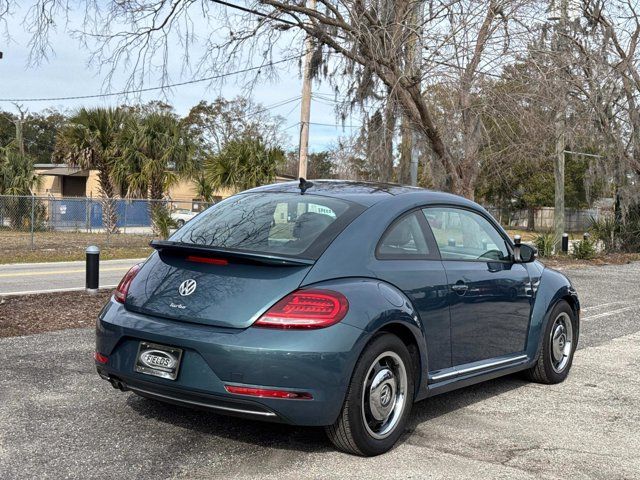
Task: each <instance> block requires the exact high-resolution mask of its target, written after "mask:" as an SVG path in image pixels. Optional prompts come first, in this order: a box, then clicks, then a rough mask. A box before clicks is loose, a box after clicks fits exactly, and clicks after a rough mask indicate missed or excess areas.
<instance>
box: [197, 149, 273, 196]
mask: <svg viewBox="0 0 640 480" xmlns="http://www.w3.org/2000/svg"><path fill="white" fill-rule="evenodd" d="M284 159H285V154H284V152H283V151H282V150H281V149H280V148H267V147H265V145H264V143H262V141H261V140H260V139H250V138H244V139H238V140H231V141H230V142H228V143H227V144H226V145H225V146H224V147H223V149H222V150H221V151H220V153H218V154H217V155H215V156H213V157H210V158H209V159H208V160H207V161H205V164H204V175H205V178H206V179H207V180H208V181H209V183H210V184H211V186H212V187H213V188H216V189H220V188H230V189H232V190H235V191H240V190H246V189H248V188H253V187H256V186H258V185H263V184H265V183H271V182H273V181H274V180H275V178H276V169H277V167H278V165H279V164H281V163H282V162H283V161H284Z"/></svg>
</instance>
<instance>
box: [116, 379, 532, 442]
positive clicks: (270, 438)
mask: <svg viewBox="0 0 640 480" xmlns="http://www.w3.org/2000/svg"><path fill="white" fill-rule="evenodd" d="M526 384H527V382H526V381H525V380H523V379H522V378H521V377H520V376H519V375H518V374H515V375H509V376H506V377H501V378H497V379H494V380H490V381H487V382H483V383H479V384H477V385H472V386H470V387H466V388H462V389H460V390H454V391H452V392H448V393H445V394H442V395H437V396H435V397H431V398H427V399H425V400H423V401H421V402H418V403H416V404H414V406H413V411H412V413H411V418H410V419H409V422H408V424H407V427H406V433H405V435H403V436H402V438H401V439H400V441H399V444H400V443H403V442H404V441H406V440H408V439H410V438H411V434H412V432H413V431H414V430H415V429H416V428H417V427H418V426H419V425H421V424H423V423H425V422H428V421H430V420H432V419H434V418H437V417H439V416H441V415H446V414H448V413H451V412H455V411H456V410H459V409H462V408H465V407H468V406H470V405H473V404H474V403H477V402H482V401H485V400H488V399H490V398H492V397H496V396H498V395H502V394H504V393H506V392H509V391H511V390H514V389H517V388H520V387H522V386H524V385H526ZM127 404H128V405H129V406H130V407H131V408H132V409H133V410H135V411H136V412H138V413H139V414H140V415H142V416H144V417H146V418H150V419H153V420H155V421H159V422H162V423H166V424H170V425H174V426H177V427H180V428H184V429H187V430H189V431H194V432H196V433H199V434H202V435H206V436H211V437H219V438H224V439H226V440H232V441H235V442H241V443H246V444H250V445H255V446H263V447H264V446H269V447H272V448H279V449H285V450H296V451H301V452H310V453H311V452H326V451H332V450H333V446H332V445H331V443H330V442H329V440H328V439H327V437H326V436H325V433H324V429H323V428H319V427H296V426H291V425H284V424H280V423H271V422H261V421H255V420H249V419H244V418H238V417H230V416H225V415H218V414H215V413H210V412H206V411H202V410H195V409H190V408H187V407H179V406H176V405H172V404H167V403H163V402H160V401H157V400H152V399H148V398H142V397H138V396H137V395H134V394H131V395H130V396H129V397H128V399H127Z"/></svg>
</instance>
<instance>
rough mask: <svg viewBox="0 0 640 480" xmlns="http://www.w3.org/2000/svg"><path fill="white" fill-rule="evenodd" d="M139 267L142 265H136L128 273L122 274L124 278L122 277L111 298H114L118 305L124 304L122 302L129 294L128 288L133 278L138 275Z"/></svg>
mask: <svg viewBox="0 0 640 480" xmlns="http://www.w3.org/2000/svg"><path fill="white" fill-rule="evenodd" d="M141 267H142V264H141V263H138V264H136V265H134V266H133V267H131V268H130V269H129V271H128V272H127V273H125V274H124V277H122V280H120V283H119V284H118V286H117V287H116V290H115V292H113V298H115V299H116V301H118V302H120V303H124V301H125V300H126V299H127V293H129V287H130V286H131V282H132V281H133V279H134V278H135V276H136V275H137V274H138V272H139V271H140V268H141Z"/></svg>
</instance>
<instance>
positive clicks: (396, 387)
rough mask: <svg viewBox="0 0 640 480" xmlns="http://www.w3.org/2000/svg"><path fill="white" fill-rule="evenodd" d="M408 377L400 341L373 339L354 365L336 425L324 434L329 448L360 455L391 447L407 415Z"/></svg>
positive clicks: (408, 367) (411, 384) (408, 357)
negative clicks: (332, 444) (333, 446)
mask: <svg viewBox="0 0 640 480" xmlns="http://www.w3.org/2000/svg"><path fill="white" fill-rule="evenodd" d="M412 374H413V368H412V364H411V355H410V353H409V350H408V349H407V347H406V345H405V344H404V343H403V342H402V340H400V339H399V338H398V337H396V336H395V335H392V334H390V333H383V334H381V335H378V336H377V337H375V338H374V339H373V340H372V341H371V343H370V344H369V345H368V346H367V348H366V349H365V351H364V352H363V354H362V356H361V357H360V359H359V360H358V363H357V364H356V368H355V370H354V373H353V377H352V378H351V383H350V384H349V389H348V391H347V397H346V399H345V403H344V405H343V407H342V412H341V413H340V416H339V417H338V420H337V421H336V422H335V423H334V424H333V425H331V426H329V427H327V429H326V431H327V435H328V436H329V438H330V439H331V441H332V442H333V443H334V445H335V446H336V447H338V448H339V449H340V450H343V451H345V452H348V453H352V454H355V455H363V456H372V455H379V454H381V453H384V452H386V451H387V450H389V449H390V448H391V447H393V445H394V444H395V443H396V441H397V440H398V439H399V438H400V436H401V435H402V433H403V431H404V427H405V425H406V423H407V419H408V418H409V414H410V412H411V406H412V404H413V392H414V379H413V375H412Z"/></svg>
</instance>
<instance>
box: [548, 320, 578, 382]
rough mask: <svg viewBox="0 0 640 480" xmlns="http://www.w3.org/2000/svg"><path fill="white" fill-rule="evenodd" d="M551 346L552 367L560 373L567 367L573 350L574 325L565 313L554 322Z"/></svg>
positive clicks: (550, 339) (550, 340)
mask: <svg viewBox="0 0 640 480" xmlns="http://www.w3.org/2000/svg"><path fill="white" fill-rule="evenodd" d="M549 346H550V350H551V352H550V353H551V366H552V367H553V370H554V371H555V372H556V373H560V372H562V371H563V370H564V369H565V368H566V367H567V365H568V363H569V360H570V359H571V353H572V350H573V325H572V323H571V319H570V318H569V315H567V314H566V313H565V312H562V313H561V314H560V315H558V316H557V317H556V319H555V321H554V322H553V326H552V327H551V333H550V338H549Z"/></svg>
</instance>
